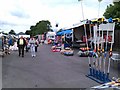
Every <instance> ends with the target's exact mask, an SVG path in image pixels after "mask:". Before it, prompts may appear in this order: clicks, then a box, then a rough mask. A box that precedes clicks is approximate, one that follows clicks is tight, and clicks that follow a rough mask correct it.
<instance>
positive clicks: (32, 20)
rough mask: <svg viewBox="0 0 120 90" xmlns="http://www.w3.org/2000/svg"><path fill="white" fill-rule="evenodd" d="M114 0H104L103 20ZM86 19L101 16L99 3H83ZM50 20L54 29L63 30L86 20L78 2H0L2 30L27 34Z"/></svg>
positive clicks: (23, 0) (92, 0) (54, 0)
mask: <svg viewBox="0 0 120 90" xmlns="http://www.w3.org/2000/svg"><path fill="white" fill-rule="evenodd" d="M111 3H112V0H102V1H101V3H100V10H99V11H100V13H99V16H100V17H102V15H103V13H104V12H105V9H106V7H107V5H109V4H111ZM82 5H83V11H84V19H92V18H97V17H98V7H99V2H98V0H83V2H82ZM41 20H49V21H50V22H51V25H52V27H53V28H55V24H56V23H58V24H59V28H64V27H67V26H70V25H72V24H75V23H78V22H80V20H83V17H82V11H81V3H80V2H78V0H0V29H1V30H3V31H4V32H9V31H10V30H11V29H13V30H15V32H16V33H18V32H21V31H22V32H25V31H26V30H29V29H30V26H31V25H35V24H36V23H37V22H38V21H41Z"/></svg>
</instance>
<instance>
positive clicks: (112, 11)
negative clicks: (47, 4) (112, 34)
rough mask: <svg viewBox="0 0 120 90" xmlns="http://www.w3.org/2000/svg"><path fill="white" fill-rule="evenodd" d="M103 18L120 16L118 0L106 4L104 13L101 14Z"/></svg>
mask: <svg viewBox="0 0 120 90" xmlns="http://www.w3.org/2000/svg"><path fill="white" fill-rule="evenodd" d="M103 16H104V17H105V18H107V19H108V18H110V17H112V18H120V1H119V2H113V4H110V5H109V6H107V8H106V10H105V13H104V14H103Z"/></svg>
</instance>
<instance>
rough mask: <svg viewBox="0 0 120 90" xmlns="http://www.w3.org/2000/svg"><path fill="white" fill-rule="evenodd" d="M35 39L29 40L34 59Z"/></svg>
mask: <svg viewBox="0 0 120 90" xmlns="http://www.w3.org/2000/svg"><path fill="white" fill-rule="evenodd" d="M35 42H36V41H35V39H34V37H31V38H30V40H29V44H30V50H31V55H32V57H35V56H36V54H35Z"/></svg>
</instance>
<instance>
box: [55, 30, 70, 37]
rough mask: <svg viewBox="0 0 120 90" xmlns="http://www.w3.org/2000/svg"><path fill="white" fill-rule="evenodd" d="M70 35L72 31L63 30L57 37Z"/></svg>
mask: <svg viewBox="0 0 120 90" xmlns="http://www.w3.org/2000/svg"><path fill="white" fill-rule="evenodd" d="M70 33H72V30H63V31H60V32H58V33H57V36H62V35H64V34H70Z"/></svg>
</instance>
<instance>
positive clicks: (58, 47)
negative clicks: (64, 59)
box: [51, 46, 61, 52]
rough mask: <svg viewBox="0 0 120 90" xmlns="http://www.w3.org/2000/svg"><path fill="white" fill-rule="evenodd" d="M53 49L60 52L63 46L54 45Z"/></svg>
mask: <svg viewBox="0 0 120 90" xmlns="http://www.w3.org/2000/svg"><path fill="white" fill-rule="evenodd" d="M51 50H52V52H60V51H61V47H60V46H52V47H51Z"/></svg>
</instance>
